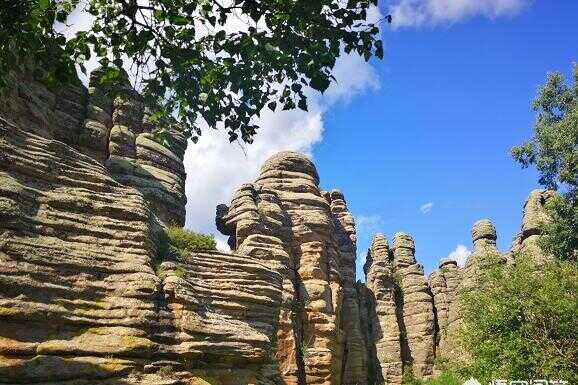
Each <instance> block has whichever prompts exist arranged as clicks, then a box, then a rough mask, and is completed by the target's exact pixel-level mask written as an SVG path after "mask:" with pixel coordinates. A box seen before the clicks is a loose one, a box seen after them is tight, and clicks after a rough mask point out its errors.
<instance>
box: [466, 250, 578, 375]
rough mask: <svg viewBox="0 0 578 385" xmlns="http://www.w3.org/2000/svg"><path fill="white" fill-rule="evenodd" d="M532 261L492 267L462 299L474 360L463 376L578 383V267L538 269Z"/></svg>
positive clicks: (555, 262)
mask: <svg viewBox="0 0 578 385" xmlns="http://www.w3.org/2000/svg"><path fill="white" fill-rule="evenodd" d="M531 261H532V258H526V257H525V256H524V255H519V256H517V258H516V264H515V265H512V266H503V265H502V266H500V265H498V264H493V265H488V266H491V267H488V268H486V269H485V270H484V271H483V272H482V274H481V276H480V277H479V285H478V286H477V287H475V288H473V289H470V290H469V291H467V292H465V293H463V294H462V295H461V296H460V306H461V315H462V317H463V327H462V330H461V336H460V342H461V343H462V345H463V348H464V349H465V351H467V352H468V353H469V356H470V357H469V360H468V364H467V365H466V367H462V368H459V369H460V371H461V372H462V376H466V377H469V376H473V377H475V378H477V379H478V380H480V381H482V383H484V381H486V382H487V381H491V380H492V379H498V378H502V379H511V380H516V379H520V380H522V379H532V378H534V379H535V378H547V379H551V380H558V379H561V380H565V381H569V383H570V384H576V383H578V317H576V314H578V265H577V264H576V263H574V262H572V261H560V260H557V259H555V260H552V261H550V262H548V263H547V264H546V265H545V266H543V267H540V269H536V266H533V265H532V262H531Z"/></svg>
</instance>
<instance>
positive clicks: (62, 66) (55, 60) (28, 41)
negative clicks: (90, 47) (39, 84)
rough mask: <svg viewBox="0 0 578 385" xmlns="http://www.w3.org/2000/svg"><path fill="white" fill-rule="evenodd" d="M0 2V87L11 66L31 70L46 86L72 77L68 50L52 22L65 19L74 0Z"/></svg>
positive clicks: (76, 2)
mask: <svg viewBox="0 0 578 385" xmlns="http://www.w3.org/2000/svg"><path fill="white" fill-rule="evenodd" d="M0 4H1V5H0V24H1V25H2V28H1V29H0V88H3V87H5V86H6V83H7V80H8V78H7V75H8V73H9V72H10V71H11V70H14V69H25V70H28V71H30V72H33V73H34V74H35V75H36V77H37V78H39V79H40V80H42V81H44V82H45V83H46V84H47V85H48V86H49V87H56V86H57V85H58V84H60V83H67V82H71V81H74V80H76V71H75V68H74V57H73V55H72V52H71V51H67V50H66V38H65V37H64V36H63V35H62V34H61V33H57V32H56V31H54V29H53V26H54V23H55V22H56V21H65V20H66V19H67V17H68V16H69V15H70V13H71V12H72V10H73V9H74V7H75V6H76V5H77V4H78V0H61V1H49V0H21V1H7V0H4V1H2V2H1V3H0Z"/></svg>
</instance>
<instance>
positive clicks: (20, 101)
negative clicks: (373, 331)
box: [0, 73, 282, 385]
mask: <svg viewBox="0 0 578 385" xmlns="http://www.w3.org/2000/svg"><path fill="white" fill-rule="evenodd" d="M96 75H98V73H96V74H95V75H94V76H93V77H92V79H91V83H90V87H89V88H88V89H85V88H83V87H82V86H76V87H72V86H71V87H69V88H66V89H64V90H61V91H60V92H59V93H57V94H55V93H52V92H50V91H49V90H47V89H46V88H44V87H43V86H42V85H40V84H38V83H35V82H34V81H32V80H30V79H23V80H21V81H19V82H18V83H17V84H18V86H17V87H16V88H15V89H12V90H10V93H9V94H8V95H7V96H5V99H3V101H2V103H0V105H2V118H0V383H22V384H31V383H39V384H40V383H44V384H47V383H50V384H130V383H135V384H137V383H138V384H176V383H186V384H206V383H219V384H230V385H238V384H257V383H259V384H260V383H263V384H267V383H273V382H272V381H274V379H275V378H276V376H277V361H276V360H275V357H274V353H275V352H274V351H273V350H272V348H271V347H272V346H273V344H274V341H275V339H276V331H277V322H278V319H279V309H280V304H281V300H282V277H281V275H280V274H279V273H278V272H276V271H273V270H272V269H270V268H269V267H268V266H267V265H265V264H263V263H262V262H261V261H259V260H256V259H253V258H251V257H250V256H245V255H244V256H239V255H233V254H224V253H218V252H209V251H207V252H197V253H192V254H191V255H189V256H187V257H186V258H181V257H171V258H164V256H159V255H157V248H158V244H157V242H158V234H159V232H160V231H161V229H162V227H163V226H165V225H166V224H168V223H177V224H179V223H183V222H184V204H185V197H184V178H185V175H184V168H183V163H182V156H183V153H184V140H183V141H179V140H177V141H175V143H173V146H172V148H170V149H169V148H166V147H163V146H161V145H159V144H158V143H156V142H155V141H153V140H152V137H151V135H150V130H151V127H150V125H149V124H147V123H146V120H145V119H144V117H143V108H142V103H141V102H140V100H139V98H138V95H136V94H135V93H134V92H131V90H130V89H128V88H127V89H126V90H124V91H125V92H123V93H121V94H117V96H115V97H113V96H112V95H111V94H110V92H108V91H107V90H106V89H105V88H103V87H102V86H101V85H100V82H99V81H98V78H97V76H96Z"/></svg>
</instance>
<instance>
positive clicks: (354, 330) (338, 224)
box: [324, 190, 368, 385]
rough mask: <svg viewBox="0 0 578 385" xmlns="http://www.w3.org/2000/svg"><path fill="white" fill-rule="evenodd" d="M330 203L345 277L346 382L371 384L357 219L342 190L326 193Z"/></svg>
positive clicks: (343, 319) (352, 384) (344, 375)
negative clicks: (360, 292) (359, 283)
mask: <svg viewBox="0 0 578 385" xmlns="http://www.w3.org/2000/svg"><path fill="white" fill-rule="evenodd" d="M324 195H325V198H326V199H327V201H328V202H329V204H330V207H331V213H332V214H333V218H334V220H333V222H334V228H335V235H336V238H337V245H338V249H339V256H340V258H339V261H340V268H341V273H342V279H343V305H342V307H343V310H342V318H341V319H342V322H341V329H342V330H343V332H344V355H343V373H342V384H343V385H357V384H365V383H367V370H368V366H367V365H368V364H367V346H366V342H365V339H364V337H363V333H362V331H361V325H360V317H361V314H360V308H359V297H358V294H357V289H356V287H355V280H356V266H355V260H356V257H357V245H356V243H357V237H356V232H355V222H354V220H353V216H352V215H351V213H350V212H349V210H348V208H347V205H346V203H345V198H344V197H343V194H342V193H341V192H340V191H337V190H333V191H331V192H327V193H325V194H324Z"/></svg>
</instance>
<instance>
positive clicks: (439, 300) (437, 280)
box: [428, 259, 461, 357]
mask: <svg viewBox="0 0 578 385" xmlns="http://www.w3.org/2000/svg"><path fill="white" fill-rule="evenodd" d="M460 270H461V269H460V268H458V265H457V262H456V261H454V260H451V259H442V260H441V262H440V264H439V269H438V270H434V271H433V272H432V273H431V274H430V276H429V278H428V283H429V286H430V288H431V291H432V295H433V300H434V307H435V311H436V320H437V339H436V357H437V356H448V355H449V354H450V353H449V352H448V349H449V346H448V345H449V343H448V338H449V336H448V329H449V324H450V313H452V314H453V312H456V311H457V310H456V309H455V308H454V307H455V306H457V304H456V296H457V291H458V286H459V285H460V282H461V271H460Z"/></svg>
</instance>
